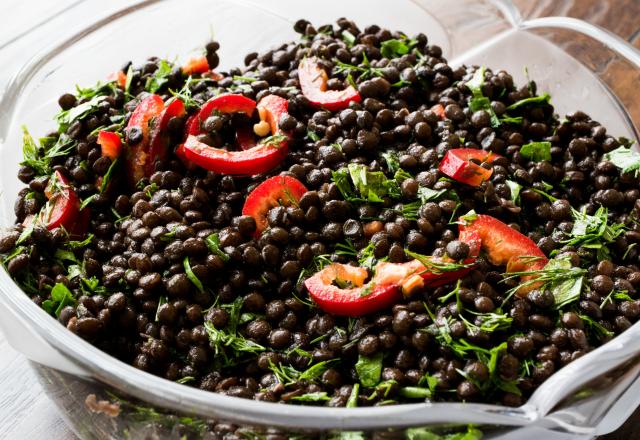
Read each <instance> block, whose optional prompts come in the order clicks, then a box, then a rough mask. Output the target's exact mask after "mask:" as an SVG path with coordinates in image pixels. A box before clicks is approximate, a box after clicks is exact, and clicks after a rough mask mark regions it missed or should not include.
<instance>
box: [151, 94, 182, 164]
mask: <svg viewBox="0 0 640 440" xmlns="http://www.w3.org/2000/svg"><path fill="white" fill-rule="evenodd" d="M185 113H186V110H185V107H184V103H183V102H182V101H181V100H179V99H175V100H173V101H171V102H170V103H169V104H168V105H167V106H166V107H165V108H164V110H162V113H160V116H158V118H157V119H156V121H155V123H154V124H153V128H152V129H151V133H150V135H149V160H147V164H146V167H145V173H146V175H147V177H149V176H151V174H153V172H154V171H155V164H156V162H157V161H164V160H166V158H167V155H168V151H169V150H168V149H169V136H168V134H167V125H168V124H169V121H170V120H171V119H172V118H181V117H183V116H184V115H185Z"/></svg>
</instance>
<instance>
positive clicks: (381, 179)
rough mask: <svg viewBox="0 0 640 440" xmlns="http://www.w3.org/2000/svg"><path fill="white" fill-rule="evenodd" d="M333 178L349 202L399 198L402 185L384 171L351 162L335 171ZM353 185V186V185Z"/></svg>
mask: <svg viewBox="0 0 640 440" xmlns="http://www.w3.org/2000/svg"><path fill="white" fill-rule="evenodd" d="M332 179H333V181H334V183H335V184H336V186H337V187H338V189H339V190H340V193H341V194H342V196H343V197H344V199H345V200H347V201H349V202H374V203H381V202H383V201H384V200H383V197H386V196H388V197H391V198H399V197H400V195H401V193H400V186H399V185H398V181H397V180H395V179H388V178H387V176H385V174H384V173H383V172H382V171H369V170H368V169H367V167H366V166H365V165H361V164H355V163H351V164H349V165H348V166H347V168H341V169H339V170H337V171H334V172H333V174H332ZM352 185H353V186H352Z"/></svg>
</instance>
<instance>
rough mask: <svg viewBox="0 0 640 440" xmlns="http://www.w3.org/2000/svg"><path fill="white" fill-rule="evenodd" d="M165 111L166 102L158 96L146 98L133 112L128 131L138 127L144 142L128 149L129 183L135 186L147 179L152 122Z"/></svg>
mask: <svg viewBox="0 0 640 440" xmlns="http://www.w3.org/2000/svg"><path fill="white" fill-rule="evenodd" d="M163 109H164V102H163V101H162V98H161V97H160V96H158V95H149V96H147V97H146V98H144V99H143V100H142V101H141V102H140V103H139V104H138V106H137V107H136V108H135V109H134V110H133V113H132V114H131V118H130V119H129V123H128V124H127V130H131V129H132V128H134V127H136V128H138V129H139V130H141V131H142V140H141V141H140V142H138V143H137V144H135V145H129V148H128V149H127V176H128V178H129V183H130V184H131V185H132V186H135V185H136V184H137V183H138V182H139V181H140V180H141V179H143V178H144V177H147V173H148V170H149V162H150V160H151V159H150V154H149V153H150V152H149V141H150V131H151V123H152V120H154V121H155V120H156V119H157V117H158V115H160V113H161V112H162V110H163Z"/></svg>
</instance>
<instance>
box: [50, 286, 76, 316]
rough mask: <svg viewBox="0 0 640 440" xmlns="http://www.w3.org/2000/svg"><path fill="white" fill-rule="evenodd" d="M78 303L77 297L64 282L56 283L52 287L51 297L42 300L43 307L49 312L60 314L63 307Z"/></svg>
mask: <svg viewBox="0 0 640 440" xmlns="http://www.w3.org/2000/svg"><path fill="white" fill-rule="evenodd" d="M75 303H76V299H75V297H74V296H73V294H72V293H71V291H70V290H69V289H68V288H67V286H65V285H64V284H62V283H56V285H55V286H53V289H51V299H47V300H45V301H43V302H42V308H43V309H44V310H46V312H47V313H49V314H55V315H56V317H59V316H60V313H61V312H62V309H64V308H65V307H66V306H68V305H73V304H75Z"/></svg>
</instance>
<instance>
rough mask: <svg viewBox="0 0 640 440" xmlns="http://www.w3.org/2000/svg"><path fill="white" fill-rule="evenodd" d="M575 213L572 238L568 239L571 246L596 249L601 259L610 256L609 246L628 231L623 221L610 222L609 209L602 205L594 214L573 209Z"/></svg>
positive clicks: (572, 211)
mask: <svg viewBox="0 0 640 440" xmlns="http://www.w3.org/2000/svg"><path fill="white" fill-rule="evenodd" d="M571 213H572V215H573V220H574V223H573V228H572V229H571V233H570V236H571V238H570V239H568V240H566V241H565V243H567V244H568V245H570V246H575V247H580V246H582V247H584V248H588V249H595V250H596V254H597V258H598V260H599V261H602V260H606V259H608V258H609V257H610V252H609V249H608V246H609V245H611V244H612V243H614V242H615V241H616V239H617V238H618V237H619V236H620V235H622V234H623V233H624V231H626V229H627V227H626V226H625V225H623V224H621V223H614V224H612V225H609V224H608V220H609V211H608V210H607V208H604V207H602V206H601V207H600V208H598V210H597V211H596V212H595V214H594V215H588V214H587V213H586V211H585V210H584V209H583V210H582V211H576V210H575V209H572V210H571Z"/></svg>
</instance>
